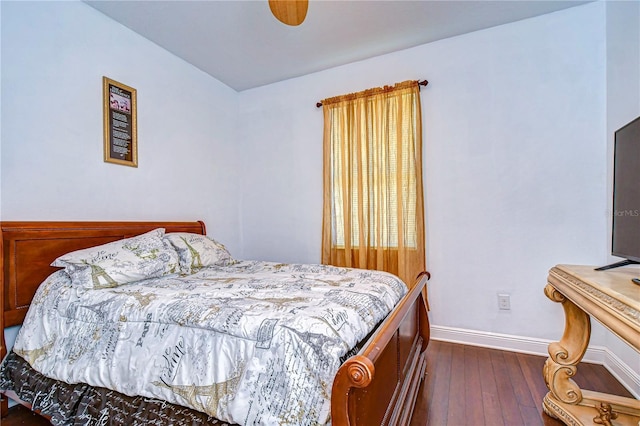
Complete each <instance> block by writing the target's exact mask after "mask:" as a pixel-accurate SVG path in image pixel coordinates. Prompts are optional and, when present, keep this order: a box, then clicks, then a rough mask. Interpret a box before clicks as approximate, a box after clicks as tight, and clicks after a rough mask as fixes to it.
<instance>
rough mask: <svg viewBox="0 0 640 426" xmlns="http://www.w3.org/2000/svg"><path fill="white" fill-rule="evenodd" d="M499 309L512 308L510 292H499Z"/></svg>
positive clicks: (506, 309)
mask: <svg viewBox="0 0 640 426" xmlns="http://www.w3.org/2000/svg"><path fill="white" fill-rule="evenodd" d="M498 309H500V310H502V311H508V310H510V309H511V298H510V296H509V295H508V294H504V293H499V294H498Z"/></svg>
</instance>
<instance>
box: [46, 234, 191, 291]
mask: <svg viewBox="0 0 640 426" xmlns="http://www.w3.org/2000/svg"><path fill="white" fill-rule="evenodd" d="M163 236H164V228H158V229H154V230H153V231H150V232H147V233H146V234H142V235H138V236H135V237H131V238H125V239H123V240H118V241H114V242H111V243H108V244H103V245H101V246H96V247H90V248H87V249H83V250H77V251H74V252H71V253H67V254H65V255H62V256H60V257H59V258H57V259H56V260H54V261H53V263H52V264H51V266H59V267H64V268H65V270H66V271H67V273H68V274H69V276H70V277H71V282H72V283H73V284H75V285H80V286H82V287H85V288H89V289H90V288H94V289H98V288H109V287H116V286H119V285H122V284H126V283H130V282H134V281H139V280H144V279H147V278H156V277H161V276H164V275H168V274H174V273H178V272H180V270H179V262H178V254H177V253H176V251H175V250H174V249H173V247H172V246H171V244H168V243H167V242H166V241H164V240H163V238H162V237H163Z"/></svg>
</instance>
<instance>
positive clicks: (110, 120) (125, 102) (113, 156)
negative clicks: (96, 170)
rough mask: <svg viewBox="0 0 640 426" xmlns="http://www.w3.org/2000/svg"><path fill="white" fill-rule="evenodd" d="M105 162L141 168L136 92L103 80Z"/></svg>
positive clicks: (106, 79) (114, 82)
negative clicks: (139, 166) (139, 161)
mask: <svg viewBox="0 0 640 426" xmlns="http://www.w3.org/2000/svg"><path fill="white" fill-rule="evenodd" d="M102 98H103V123H104V161H105V162H107V163H115V164H121V165H123V166H130V167H138V125H137V91H136V89H134V88H133V87H129V86H127V85H126V84H122V83H119V82H117V81H115V80H112V79H110V78H108V77H102Z"/></svg>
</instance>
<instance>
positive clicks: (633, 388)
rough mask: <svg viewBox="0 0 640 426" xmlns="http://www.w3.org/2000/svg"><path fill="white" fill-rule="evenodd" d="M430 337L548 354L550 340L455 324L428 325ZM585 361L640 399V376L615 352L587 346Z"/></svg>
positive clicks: (515, 350)
mask: <svg viewBox="0 0 640 426" xmlns="http://www.w3.org/2000/svg"><path fill="white" fill-rule="evenodd" d="M431 339H433V340H439V341H443V342H451V343H460V344H463V345H471V346H480V347H483V348H491V349H500V350H503V351H510V352H520V353H525V354H531V355H540V356H545V357H547V356H549V352H547V347H548V346H549V343H551V342H552V341H551V340H545V339H537V338H533V337H522V336H513V335H509V334H499V333H491V332H486V331H477V330H467V329H462V328H454V327H443V326H431ZM582 360H583V361H585V362H591V363H594V364H600V365H603V366H604V367H605V368H606V369H607V370H609V372H610V373H611V374H612V375H613V376H614V377H615V378H616V379H618V381H620V383H621V384H622V385H623V386H624V387H625V388H627V390H628V391H629V392H631V394H632V395H633V396H634V397H635V398H640V396H639V394H640V392H639V391H638V389H640V376H639V375H638V374H637V373H636V372H634V371H633V369H631V368H630V367H629V366H628V365H626V364H625V363H624V362H622V361H621V360H620V358H618V357H617V356H616V355H615V354H614V353H612V352H611V351H609V350H608V349H607V348H605V347H602V346H590V347H589V348H587V352H586V353H585V355H584V357H583V358H582Z"/></svg>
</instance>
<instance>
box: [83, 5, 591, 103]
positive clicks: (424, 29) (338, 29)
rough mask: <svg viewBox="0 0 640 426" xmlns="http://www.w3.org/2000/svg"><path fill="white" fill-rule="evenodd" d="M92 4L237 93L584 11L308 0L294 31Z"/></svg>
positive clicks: (225, 9) (263, 8)
mask: <svg viewBox="0 0 640 426" xmlns="http://www.w3.org/2000/svg"><path fill="white" fill-rule="evenodd" d="M85 2H86V3H87V4H89V5H90V6H92V7H93V8H95V9H97V10H99V11H100V12H102V13H104V14H105V15H107V16H109V17H111V18H112V19H114V20H116V21H118V22H120V23H121V24H123V25H124V26H126V27H128V28H130V29H132V30H133V31H135V32H136V33H138V34H140V35H142V36H144V37H146V38H147V39H149V40H151V41H152V42H154V43H156V44H157V45H159V46H161V47H163V48H164V49H166V50H168V51H169V52H171V53H173V54H174V55H176V56H178V57H180V58H182V59H184V60H185V61H187V62H189V63H191V64H193V65H194V66H196V67H198V68H199V69H201V70H202V71H204V72H206V73H207V74H210V75H211V76H213V77H215V78H216V79H218V80H220V81H222V82H223V83H225V84H226V85H228V86H230V87H231V88H233V89H235V90H236V91H243V90H247V89H251V88H254V87H258V86H262V85H266V84H271V83H275V82H277V81H282V80H286V79H289V78H293V77H298V76H302V75H305V74H309V73H313V72H316V71H321V70H325V69H328V68H332V67H335V66H338V65H343V64H347V63H350V62H355V61H359V60H363V59H367V58H371V57H374V56H378V55H382V54H385V53H389V52H393V51H396V50H402V49H406V48H410V47H414V46H418V45H421V44H424V43H429V42H432V41H436V40H440V39H443V38H447V37H452V36H456V35H460V34H464V33H468V32H471V31H476V30H480V29H484V28H489V27H493V26H496V25H501V24H505V23H509V22H514V21H518V20H521V19H526V18H530V17H534V16H538V15H543V14H546V13H550V12H554V11H557V10H561V9H566V8H569V7H573V6H578V5H581V4H584V3H587V1H579V0H569V1H565V0H552V1H546V0H497V1H493V0H491V1H489V0H470V1H465V0H442V1H439V0H414V1H408V0H393V1H381V0H374V1H370V0H310V2H309V9H308V13H307V17H306V20H305V21H304V22H303V23H302V24H301V25H300V26H297V27H292V26H288V25H285V24H283V23H281V22H280V21H278V20H277V19H276V18H275V17H274V16H273V15H272V14H271V11H270V9H269V4H268V1H267V0H226V1H222V0H203V1H194V0H171V1H160V0H125V1H123V0H121V1H109V0H106V1H93V0H85Z"/></svg>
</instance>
